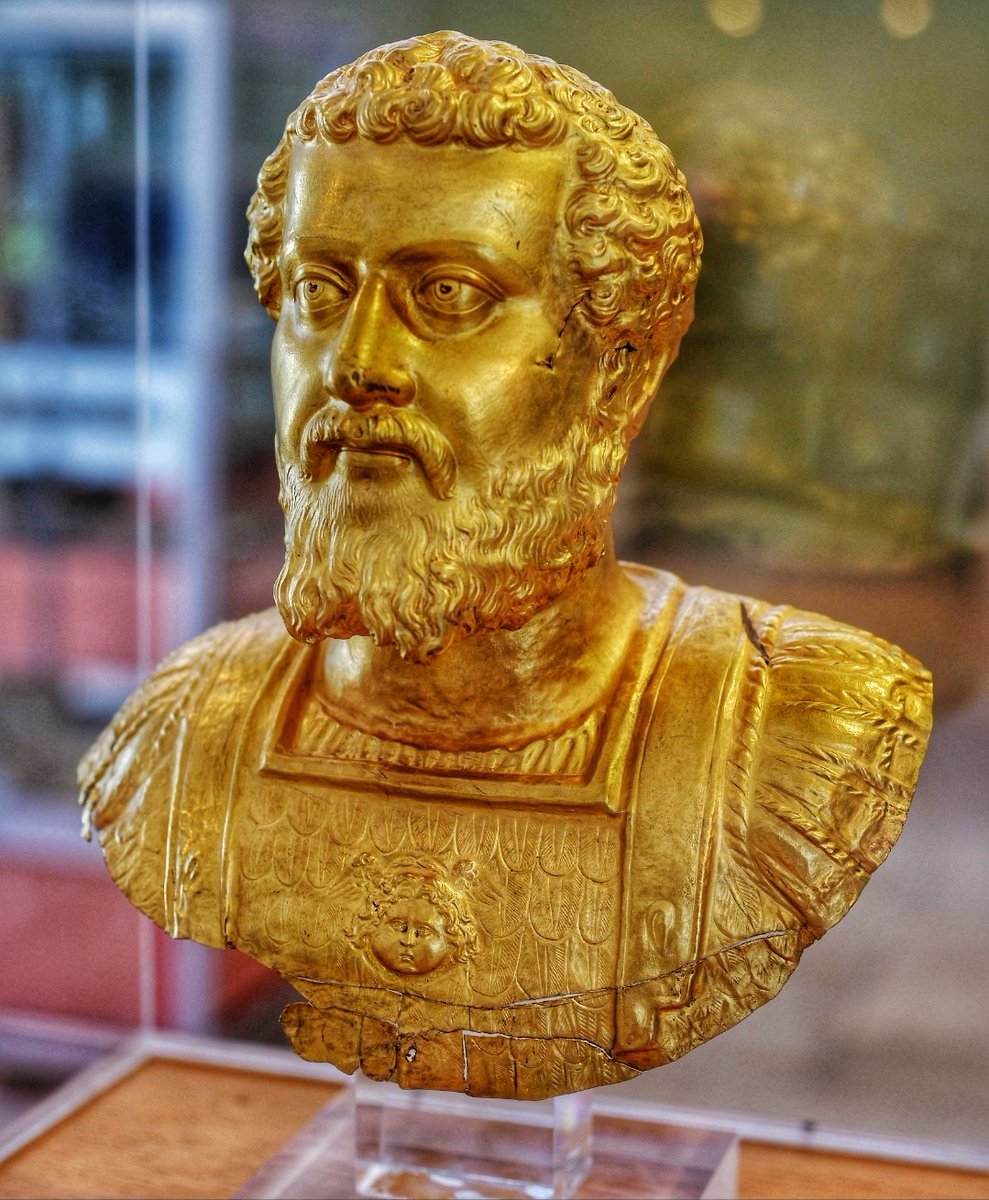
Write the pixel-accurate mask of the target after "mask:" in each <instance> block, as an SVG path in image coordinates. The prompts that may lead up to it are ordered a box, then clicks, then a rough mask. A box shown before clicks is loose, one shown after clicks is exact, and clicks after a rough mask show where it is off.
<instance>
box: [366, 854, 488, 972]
mask: <svg viewBox="0 0 989 1200" xmlns="http://www.w3.org/2000/svg"><path fill="white" fill-rule="evenodd" d="M416 900H424V901H425V902H426V903H427V904H429V906H430V907H431V908H432V909H433V910H434V911H435V912H436V914H437V916H438V917H439V919H440V921H441V922H442V926H443V932H444V934H445V935H446V937H447V940H448V941H449V943H450V956H449V958H450V962H451V963H463V962H466V961H467V959H468V957H469V956H470V955H471V954H472V953H474V952H475V951H476V950H477V937H476V935H475V933H474V921H473V918H472V917H471V916H470V915H469V913H468V912H467V910H466V907H465V905H464V902H463V899H462V898H461V897H460V896H459V895H458V894H457V893H456V892H455V891H454V890H453V888H451V887H449V885H447V884H445V883H443V882H442V881H441V880H438V879H429V878H426V877H424V876H422V875H418V874H411V873H409V874H401V875H397V876H394V877H392V878H388V879H379V880H378V881H377V884H376V886H375V887H374V889H373V890H372V891H371V892H370V893H369V894H368V896H367V899H366V902H365V904H364V905H363V906H362V907H361V909H360V910H359V911H358V913H357V914H356V916H355V918H354V922H353V924H352V925H351V927H350V929H349V930H348V931H347V936H348V938H350V940H351V942H352V943H353V944H354V945H355V946H357V947H359V948H360V949H362V950H368V949H369V948H370V945H371V939H372V938H373V936H374V933H375V931H376V930H377V929H378V928H379V926H380V925H381V924H382V922H383V921H385V920H387V919H388V913H389V912H390V910H391V909H392V908H393V907H394V906H395V905H396V904H398V903H399V902H401V901H416Z"/></svg>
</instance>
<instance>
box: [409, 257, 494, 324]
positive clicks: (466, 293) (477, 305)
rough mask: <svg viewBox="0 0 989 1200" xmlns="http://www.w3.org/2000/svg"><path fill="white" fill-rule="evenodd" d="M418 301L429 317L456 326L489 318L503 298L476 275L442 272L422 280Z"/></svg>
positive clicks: (459, 270)
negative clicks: (460, 321)
mask: <svg viewBox="0 0 989 1200" xmlns="http://www.w3.org/2000/svg"><path fill="white" fill-rule="evenodd" d="M415 299H416V302H417V304H418V306H419V308H420V310H421V311H422V312H424V313H425V314H426V315H427V316H430V317H434V318H439V319H440V320H452V321H453V322H457V321H458V320H461V319H463V318H473V319H475V320H476V319H478V318H481V317H484V316H486V315H487V314H488V312H489V311H490V310H491V308H492V307H493V306H494V305H495V304H496V303H497V302H498V301H499V300H501V299H502V296H501V294H500V291H499V290H498V289H497V288H496V287H495V285H494V284H492V283H491V282H490V281H488V280H487V279H484V278H483V277H482V276H480V275H478V274H477V273H476V272H474V271H468V270H467V269H466V268H442V269H440V270H437V271H433V272H431V273H430V274H429V275H427V276H426V277H425V279H423V280H422V282H421V283H420V284H419V286H418V287H417V288H416V291H415Z"/></svg>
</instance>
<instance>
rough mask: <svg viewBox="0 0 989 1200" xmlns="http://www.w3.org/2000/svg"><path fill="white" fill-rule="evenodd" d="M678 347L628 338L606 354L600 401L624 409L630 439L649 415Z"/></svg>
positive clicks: (612, 407) (605, 404)
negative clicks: (636, 342)
mask: <svg viewBox="0 0 989 1200" xmlns="http://www.w3.org/2000/svg"><path fill="white" fill-rule="evenodd" d="M678 349H679V346H678V344H676V343H674V342H664V343H663V344H662V345H660V346H658V347H656V348H653V347H651V346H636V345H635V344H634V343H633V342H632V341H631V340H625V341H622V342H619V344H618V345H617V346H615V347H614V348H613V349H611V350H609V351H608V352H607V354H606V355H605V356H604V359H603V361H602V375H603V378H602V392H601V402H602V404H603V405H604V406H605V407H606V408H608V409H609V410H611V411H615V410H621V409H624V418H623V420H624V423H625V426H626V430H627V435H626V436H627V437H628V440H629V441H631V440H632V439H633V438H634V437H636V436H637V435H638V433H639V430H640V429H641V428H642V425H643V422H644V421H645V419H646V417H647V416H648V415H649V407H650V405H651V404H652V401H653V397H654V396H655V395H656V393H657V392H658V391H659V385H660V384H661V383H662V382H663V376H664V375H665V374H666V372H667V370H668V369H669V367H670V364H671V363H672V362H673V360H674V359H675V358H676V352H677V350H678Z"/></svg>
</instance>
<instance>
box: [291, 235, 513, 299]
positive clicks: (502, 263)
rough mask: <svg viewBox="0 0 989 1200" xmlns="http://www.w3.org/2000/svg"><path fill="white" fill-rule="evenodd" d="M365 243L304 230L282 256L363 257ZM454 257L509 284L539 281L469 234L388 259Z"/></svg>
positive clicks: (406, 249) (294, 258) (409, 249)
mask: <svg viewBox="0 0 989 1200" xmlns="http://www.w3.org/2000/svg"><path fill="white" fill-rule="evenodd" d="M362 249H363V246H362V245H361V244H360V243H358V242H353V241H348V240H346V239H343V238H336V237H331V236H328V235H326V236H324V235H321V234H301V235H299V236H298V237H291V238H287V239H286V240H285V242H284V243H283V245H282V252H281V256H280V257H281V258H282V260H283V261H284V262H285V263H286V264H290V265H294V264H297V263H300V262H307V261H314V262H329V263H332V262H340V261H344V262H348V263H354V262H356V261H357V260H358V259H359V258H360V257H361V253H362ZM444 260H452V261H454V262H462V263H466V264H469V265H472V266H475V267H477V268H479V269H482V270H487V271H491V272H494V273H495V274H497V275H498V276H499V277H500V278H501V279H502V280H503V281H504V282H506V283H507V284H508V285H509V286H510V285H511V284H512V283H515V284H516V285H517V286H524V285H525V284H527V283H533V282H536V279H535V277H534V276H533V275H531V274H530V272H528V271H527V270H526V269H525V267H524V266H523V265H522V263H521V262H519V261H517V260H516V259H515V258H514V257H513V256H512V255H511V254H510V253H506V252H503V251H500V250H497V249H495V248H492V247H491V246H488V245H486V244H483V243H480V242H475V241H472V240H469V239H467V238H441V239H437V240H435V241H424V242H413V243H412V244H410V245H408V246H400V247H399V248H398V249H396V250H395V251H394V252H393V253H392V254H390V255H389V256H388V261H390V262H398V263H399V264H403V263H415V262H430V263H432V262H443V261H444Z"/></svg>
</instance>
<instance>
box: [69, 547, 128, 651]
mask: <svg viewBox="0 0 989 1200" xmlns="http://www.w3.org/2000/svg"><path fill="white" fill-rule="evenodd" d="M62 572H63V576H62V577H63V580H64V584H63V586H64V604H65V625H64V631H63V638H62V645H61V653H62V661H63V664H64V665H65V666H70V665H74V664H76V663H78V662H80V661H84V662H85V661H92V660H93V659H97V660H100V659H103V660H108V661H110V662H118V663H127V662H133V661H134V656H135V654H136V653H137V601H136V583H135V578H136V574H135V569H134V554H133V551H131V550H129V549H128V550H120V549H118V548H117V547H113V546H101V545H99V544H98V543H97V544H83V545H77V546H72V547H71V548H69V549H67V550H66V552H65V555H64V557H63V559H62Z"/></svg>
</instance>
